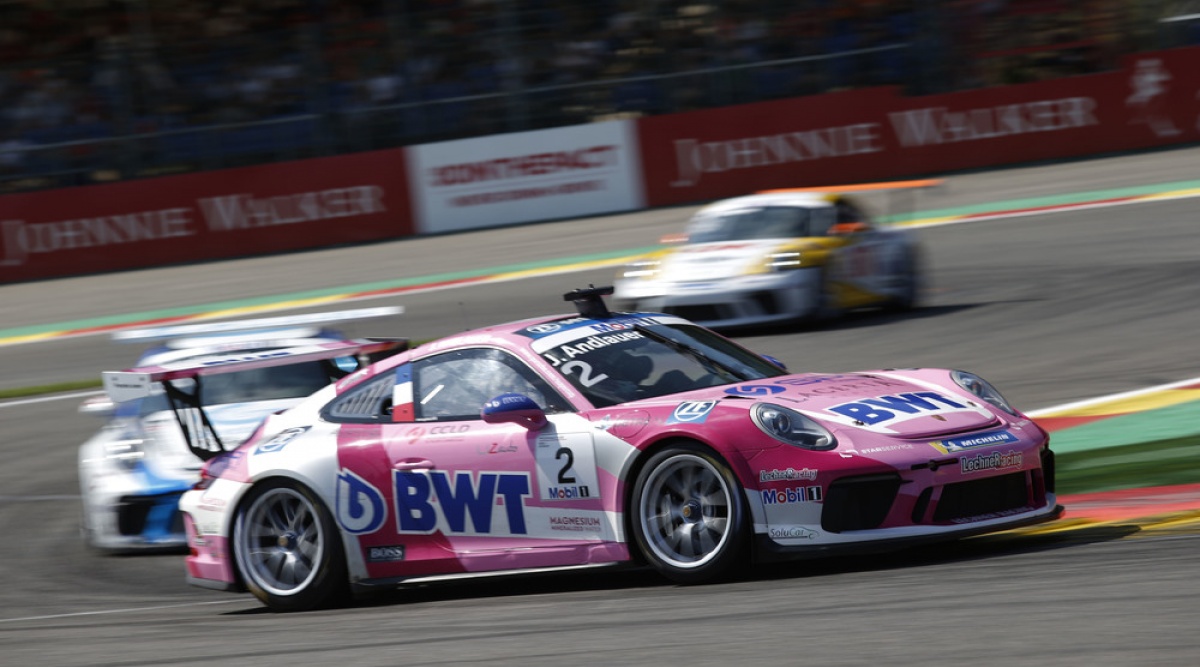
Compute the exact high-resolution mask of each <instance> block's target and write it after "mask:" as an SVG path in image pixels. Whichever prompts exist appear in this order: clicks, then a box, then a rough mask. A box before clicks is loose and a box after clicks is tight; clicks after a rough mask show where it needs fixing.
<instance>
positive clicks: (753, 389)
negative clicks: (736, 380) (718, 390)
mask: <svg viewBox="0 0 1200 667" xmlns="http://www.w3.org/2000/svg"><path fill="white" fill-rule="evenodd" d="M784 391H787V390H786V389H784V388H783V387H780V386H778V385H773V384H744V385H741V386H737V387H730V388H729V389H726V390H725V393H726V394H729V395H730V396H770V395H771V394H779V393H782V392H784Z"/></svg>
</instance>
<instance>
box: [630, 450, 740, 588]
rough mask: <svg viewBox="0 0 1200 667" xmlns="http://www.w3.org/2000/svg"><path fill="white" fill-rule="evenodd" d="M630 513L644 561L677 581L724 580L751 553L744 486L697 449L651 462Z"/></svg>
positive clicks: (636, 486) (712, 456) (659, 456)
mask: <svg viewBox="0 0 1200 667" xmlns="http://www.w3.org/2000/svg"><path fill="white" fill-rule="evenodd" d="M631 513H632V524H633V525H632V528H633V538H634V541H635V542H636V544H637V547H638V549H639V551H640V552H641V554H642V556H643V557H644V558H645V559H646V561H647V562H648V563H650V564H651V565H652V566H653V567H654V568H655V569H657V570H658V571H659V572H661V573H662V574H663V575H664V576H666V577H667V578H668V579H671V580H672V581H676V582H679V583H684V584H695V583H704V582H708V581H714V580H719V579H723V578H725V577H727V576H729V575H732V574H733V573H734V572H735V571H736V570H737V568H738V567H739V566H740V565H742V564H743V563H744V561H745V559H746V555H747V554H748V552H749V537H750V536H749V520H748V511H747V507H746V500H745V496H744V494H743V491H742V485H741V484H740V483H738V480H737V478H736V477H735V476H734V474H733V472H732V471H731V470H730V469H729V466H728V465H726V464H725V462H724V461H722V460H721V459H720V458H719V457H717V456H716V455H715V454H713V453H712V452H711V451H710V450H708V449H707V448H705V447H703V446H701V445H699V444H697V443H680V444H677V445H673V446H670V447H667V448H666V449H663V450H662V451H659V452H658V453H656V454H654V455H653V456H651V457H650V459H649V460H648V461H647V462H646V465H645V466H643V467H642V470H641V472H640V473H638V476H637V480H636V482H635V483H634V489H633V497H632V504H631Z"/></svg>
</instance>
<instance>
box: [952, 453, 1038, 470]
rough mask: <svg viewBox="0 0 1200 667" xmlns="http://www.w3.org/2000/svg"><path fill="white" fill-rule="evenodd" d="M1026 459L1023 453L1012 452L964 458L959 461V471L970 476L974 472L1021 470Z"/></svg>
mask: <svg viewBox="0 0 1200 667" xmlns="http://www.w3.org/2000/svg"><path fill="white" fill-rule="evenodd" d="M1024 461H1025V457H1024V456H1023V455H1022V454H1021V452H1017V451H1010V452H1004V453H1003V454H1001V453H1000V452H992V453H990V454H977V455H975V456H964V457H962V458H961V459H959V460H958V463H959V469H960V470H961V471H962V474H964V475H969V474H971V473H974V472H986V471H988V470H1005V469H1008V468H1020V467H1021V464H1022V463H1024Z"/></svg>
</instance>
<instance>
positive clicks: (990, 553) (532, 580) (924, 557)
mask: <svg viewBox="0 0 1200 667" xmlns="http://www.w3.org/2000/svg"><path fill="white" fill-rule="evenodd" d="M1139 530H1140V529H1139V527H1138V526H1135V525H1125V524H1115V525H1104V526H1091V527H1086V528H1078V529H1071V530H1063V531H1057V532H1051V533H1036V534H1023V533H1016V532H1012V533H998V534H994V535H985V536H980V537H974V538H969V539H964V540H959V541H954V542H945V543H935V544H930V545H924V546H919V547H910V548H907V549H902V550H898V551H888V552H882V553H875V554H862V555H853V556H838V557H824V558H815V559H811V560H804V561H799V562H803V564H804V565H803V567H797V561H787V562H780V563H771V564H760V565H755V566H752V567H749V568H747V569H746V570H745V571H743V572H740V573H738V574H737V575H736V576H734V577H731V578H730V579H726V580H723V581H720V582H714V583H715V584H721V583H733V582H738V581H772V580H783V579H808V578H813V577H823V576H833V575H839V574H847V573H851V572H864V571H885V570H897V569H905V568H913V567H921V566H927V565H938V564H946V563H953V562H967V561H974V560H985V559H988V558H995V557H998V556H1004V555H1010V554H1017V553H1034V552H1041V551H1051V550H1057V549H1064V548H1071V547H1075V546H1081V545H1086V544H1093V543H1098V542H1110V541H1113V540H1119V539H1122V538H1124V537H1128V536H1129V535H1132V534H1134V533H1136V532H1138V531H1139ZM679 586H680V585H679V584H675V583H673V582H671V581H668V580H667V579H665V578H663V577H662V576H660V575H659V574H658V573H657V572H655V571H654V570H652V569H650V568H648V567H628V566H616V567H611V568H601V569H594V570H586V571H579V570H576V571H569V572H552V573H540V574H522V575H505V576H496V577H484V578H478V579H463V580H457V581H443V582H437V583H429V584H413V585H404V586H400V587H398V588H395V589H388V590H384V591H380V592H377V593H373V594H370V595H369V596H366V597H363V598H360V599H357V600H355V601H354V602H352V603H350V604H347V605H345V608H354V609H368V608H373V607H401V606H410V605H421V604H427V603H435V602H447V601H455V600H478V599H494V598H506V597H522V596H527V595H546V594H550V595H555V594H571V593H588V592H598V591H609V590H649V589H655V588H676V587H679ZM271 613H272V612H271V611H270V610H268V609H267V608H266V607H255V608H251V609H238V610H232V611H228V612H225V613H223V614H222V615H223V616H247V615H256V614H271Z"/></svg>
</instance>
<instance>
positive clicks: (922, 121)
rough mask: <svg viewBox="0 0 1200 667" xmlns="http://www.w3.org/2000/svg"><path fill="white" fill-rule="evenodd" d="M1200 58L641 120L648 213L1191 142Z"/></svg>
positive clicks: (1197, 133)
mask: <svg viewBox="0 0 1200 667" xmlns="http://www.w3.org/2000/svg"><path fill="white" fill-rule="evenodd" d="M1197 63H1200V48H1194V47H1193V48H1186V49H1174V50H1170V51H1162V52H1155V53H1144V54H1136V55H1134V56H1131V57H1130V58H1129V59H1128V61H1127V62H1126V64H1125V67H1123V68H1122V69H1120V70H1116V71H1112V72H1104V73H1100V74H1091V75H1085V76H1074V77H1067V78H1062V79H1054V80H1049V81H1041V82H1036V83H1028V84H1021V85H1013V86H1002V87H993V88H981V89H977V90H968V91H961V92H955V93H948V94H944V95H930V96H924V97H904V96H902V95H901V94H900V91H899V90H898V89H895V88H872V89H862V90H849V91H842V92H836V93H829V94H825V95H818V96H812V97H802V98H792V99H787V100H780V101H774V102H763V103H757V104H747V105H741V106H736V107H723V108H718V109H709V110H703V111H696V112H690V113H683V114H673V115H669V116H652V117H647V118H642V119H640V120H639V121H638V136H639V142H640V147H641V148H640V150H641V154H642V159H643V164H642V172H643V173H644V174H645V178H646V183H645V189H646V199H647V205H649V206H663V205H671V204H680V203H685V202H695V201H706V200H711V199H716V198H721V197H730V196H735V195H740V194H746V193H749V192H754V191H756V190H761V189H767V188H780V187H802V186H819V185H838V184H850V183H861V182H870V181H878V180H886V179H893V178H897V177H909V176H915V175H926V174H936V173H943V172H947V171H954V170H959V169H969V168H980V167H990V166H998V165H1004V164H1012V163H1018V162H1031V161H1038V160H1049V159H1059V158H1068V157H1076V156H1083V155H1092V154H1099V153H1107V152H1114V151H1123V150H1133V149H1142V148H1151V147H1155V146H1164V145H1169V144H1175V143H1182V142H1189V141H1196V140H1200V127H1198V120H1197V119H1198V118H1200V67H1197V66H1196V65H1197Z"/></svg>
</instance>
